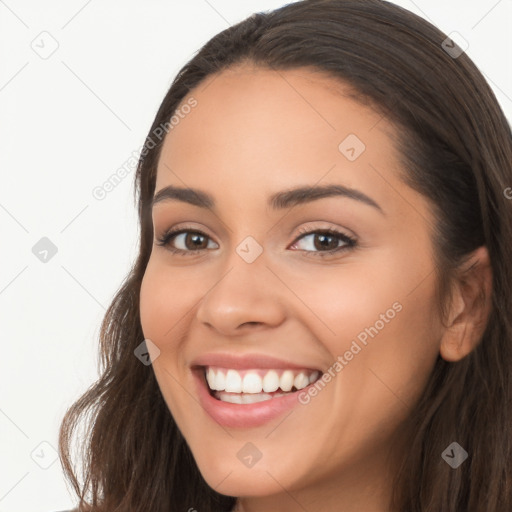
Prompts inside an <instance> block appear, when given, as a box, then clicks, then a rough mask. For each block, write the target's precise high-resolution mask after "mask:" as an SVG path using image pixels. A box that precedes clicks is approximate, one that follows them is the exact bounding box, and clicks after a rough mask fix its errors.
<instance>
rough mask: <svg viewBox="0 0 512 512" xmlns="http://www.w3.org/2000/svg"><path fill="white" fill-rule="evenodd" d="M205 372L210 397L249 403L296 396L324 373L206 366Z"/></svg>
mask: <svg viewBox="0 0 512 512" xmlns="http://www.w3.org/2000/svg"><path fill="white" fill-rule="evenodd" d="M200 368H201V370H200V371H201V373H202V376H203V379H204V382H205V384H206V386H207V388H208V391H209V393H210V396H212V397H213V398H214V399H216V400H219V401H221V402H228V403H232V404H239V405H246V404H254V403H258V402H265V401H268V400H275V399H276V398H279V397H283V396H289V395H294V394H295V393H297V392H298V391H300V390H301V389H304V388H306V387H307V386H309V385H311V384H314V383H315V382H316V381H317V380H318V379H319V378H320V375H321V372H320V371H319V370H316V369H310V368H303V369H295V368H294V369H289V368H287V369H279V368H275V369H269V368H265V369H262V368H254V369H243V370H240V369H234V368H222V367H218V366H202V367H200Z"/></svg>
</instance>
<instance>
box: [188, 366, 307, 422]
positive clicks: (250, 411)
mask: <svg viewBox="0 0 512 512" xmlns="http://www.w3.org/2000/svg"><path fill="white" fill-rule="evenodd" d="M192 373H193V374H194V378H195V380H196V386H197V390H198V394H199V401H200V403H201V405H202V406H203V408H204V410H205V411H206V413H207V414H208V415H209V416H210V417H211V418H212V419H213V420H215V421H216V422H217V423H218V424H219V425H222V426H223V427H231V428H251V427H259V426H261V425H264V424H265V423H267V422H269V421H270V420H272V419H274V418H277V417H278V416H280V415H281V414H283V413H284V412H285V411H287V410H289V409H292V408H293V407H295V406H296V405H297V404H299V403H300V402H299V400H298V395H299V392H303V391H306V390H307V389H308V387H309V386H306V387H305V388H303V389H301V390H300V391H295V392H294V393H290V394H288V395H284V396H279V397H277V398H271V399H270V400H265V401H263V402H256V403H254V404H232V403H230V402H222V401H221V400H217V399H216V398H214V397H213V396H211V395H210V390H209V388H208V385H207V384H206V380H205V378H204V372H203V370H194V371H193V372H192ZM312 385H313V384H310V386H312Z"/></svg>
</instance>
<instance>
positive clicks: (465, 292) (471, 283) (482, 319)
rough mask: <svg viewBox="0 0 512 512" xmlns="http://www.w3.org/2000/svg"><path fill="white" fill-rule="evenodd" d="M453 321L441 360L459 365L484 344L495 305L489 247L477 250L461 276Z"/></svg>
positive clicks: (442, 343) (443, 339) (444, 338)
mask: <svg viewBox="0 0 512 512" xmlns="http://www.w3.org/2000/svg"><path fill="white" fill-rule="evenodd" d="M457 276H458V277H457V278H456V283H455V285H454V286H455V287H456V289H455V291H454V299H453V301H452V305H451V308H450V313H449V322H448V324H447V325H446V327H445V331H444V332H443V335H442V337H441V341H440V347H439V352H440V354H441V357H442V358H443V359H444V360H446V361H450V362H456V361H459V360H460V359H462V358H464V357H465V356H467V355H468V354H469V353H470V352H472V351H473V350H474V349H475V348H476V347H477V346H478V344H479V343H480V341H481V339H482V336H483V334H484V331H485V328H486V326H487V323H488V320H489V316H490V313H491V305H492V267H491V263H490V258H489V253H488V250H487V248H486V247H485V246H482V247H479V248H478V249H476V250H475V251H474V252H473V254H472V255H471V258H470V259H469V260H467V261H466V263H465V264H464V266H463V268H461V269H460V270H459V271H458V273H457Z"/></svg>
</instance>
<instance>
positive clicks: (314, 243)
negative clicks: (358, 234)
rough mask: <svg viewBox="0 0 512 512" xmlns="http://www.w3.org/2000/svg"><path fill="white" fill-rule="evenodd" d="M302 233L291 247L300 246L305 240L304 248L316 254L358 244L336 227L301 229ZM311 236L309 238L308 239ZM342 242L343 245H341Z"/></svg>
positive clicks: (324, 254) (338, 250) (347, 248)
mask: <svg viewBox="0 0 512 512" xmlns="http://www.w3.org/2000/svg"><path fill="white" fill-rule="evenodd" d="M299 233H302V235H301V236H300V237H299V238H297V239H296V240H295V242H294V243H293V245H292V246H291V247H298V246H299V245H300V243H301V242H304V241H305V242H304V243H303V244H302V245H303V250H305V251H306V252H313V253H314V255H315V256H320V257H323V256H327V255H330V254H333V253H337V252H340V251H346V250H349V249H351V248H353V247H355V246H356V243H357V241H356V239H355V238H353V237H351V236H348V235H346V234H345V233H342V232H340V231H337V230H335V229H317V230H309V231H308V230H307V229H305V228H302V229H300V230H299ZM308 238H309V240H308ZM340 242H342V243H343V245H341V246H340V245H339V243H340Z"/></svg>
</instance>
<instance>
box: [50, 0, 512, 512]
mask: <svg viewBox="0 0 512 512" xmlns="http://www.w3.org/2000/svg"><path fill="white" fill-rule="evenodd" d="M446 40H447V36H446V34H444V33H442V32H441V31H440V30H438V29H437V28H436V27H435V26H433V25H432V24H430V23H428V22H427V21H425V20H424V19H422V18H420V17H418V16H416V15H414V14H412V13H411V12H409V11H407V10H405V9H403V8H401V7H398V6H396V5H394V4H391V3H389V2H386V1H381V0H303V1H299V2H296V3H292V4H288V5H285V6H284V7H281V8H279V9H277V10H274V11H271V12H264V13H257V14H253V15H252V16H250V17H249V18H247V19H246V20H244V21H242V22H240V23H238V24H236V25H234V26H232V27H230V28H228V29H226V30H224V31H223V32H221V33H219V34H218V35H216V36H215V37H213V38H212V39H211V40H210V41H208V42H207V43H206V44H205V45H204V46H203V47H202V48H201V49H200V51H199V52H198V53H197V54H196V55H195V56H194V57H193V58H192V59H191V60H190V61H189V62H188V63H187V64H186V65H185V66H184V67H183V68H182V70H181V71H180V72H179V74H178V75H177V77H176V78H175V80H174V81H173V83H172V85H171V87H170V89H169V91H168V93H167V94H166V96H165V98H164V100H163V102H162V104H161V106H160V108H159V110H158V112H157V114H156V117H155V120H154V122H153V125H152V127H151V128H150V131H149V134H148V137H147V139H146V147H145V149H144V151H143V152H142V155H141V158H140V160H139V164H138V168H137V172H136V176H135V200H136V202H137V205H138V213H139V220H140V229H141V232H140V252H139V255H138V257H137V260H136V262H135V263H134V265H133V267H132V269H131V271H130V272H129V274H128V275H127V277H126V278H125V280H124V282H123V283H122V286H121V287H120V288H119V290H118V292H117V293H116V295H115V298H114V299H113V301H112V303H111V305H110V307H109V308H108V311H107V313H106V315H105V317H104V320H103V322H102V326H101V334H100V355H101V363H100V364H101V376H100V378H99V380H98V381H97V382H95V383H94V384H93V385H92V386H91V387H90V388H89V389H88V390H87V392H86V393H85V394H84V395H83V396H82V397H80V398H79V399H78V400H77V401H76V402H75V403H74V404H73V405H72V407H71V408H70V409H69V410H68V411H67V413H66V415H65V417H64V418H63V421H62V425H61V429H60V441H59V449H60V457H61V461H62V464H63V467H64V470H65V474H66V477H67V478H68V479H69V481H70V482H71V484H72V485H73V487H74V489H75V491H76V493H77V495H78V497H79V510H91V511H93V512H114V511H137V512H142V511H151V512H157V511H184V510H188V509H190V508H192V507H193V508H195V509H197V510H199V511H212V512H219V511H229V510H231V508H232V507H233V506H234V503H235V498H234V497H229V496H223V495H220V494H218V493H216V492H215V491H214V490H212V489H211V488H210V487H209V486H208V485H207V484H206V483H205V481H204V479H203V478H202V476H201V474H200V472H199V470H198V468H197V466H196V464H195V461H194V458H193V457H192V454H191V452H190V450H189V448H188V446H187V444H186V442H185V441H184V438H183V436H182V435H181V433H180V431H179V429H178V428H177V426H176V423H175V422H174V420H173V417H172V415H171V413H170V412H169V409H168V407H167V406H166V404H165V402H164V400H163V398H162V395H161V392H160V389H159V387H158V384H157V381H156V379H155V376H154V373H153V371H152V368H151V366H145V365H143V364H141V362H140V361H139V360H138V359H137V358H136V357H134V350H135V348H136V347H137V346H138V345H139V344H140V343H141V341H142V340H143V339H144V336H143V333H142V329H141V324H140V317H139V290H140V286H141V281H142V278H143V275H144V272H145V268H146V265H147V262H148V259H149V256H150V253H151V248H152V244H153V227H152V222H151V216H150V210H149V204H150V201H151V198H152V196H153V194H154V190H155V177H156V166H157V162H158V159H159V155H160V151H161V147H162V142H163V138H162V139H161V140H158V141H157V142H156V144H155V139H154V137H151V134H154V133H155V130H157V129H158V127H159V126H161V125H165V123H166V122H168V121H169V120H170V119H171V117H172V116H173V114H174V113H175V111H176V109H177V107H178V106H179V105H180V102H182V100H183V99H184V98H185V97H186V96H187V95H188V94H189V93H190V91H192V90H193V89H194V88H195V87H196V86H198V85H199V84H200V83H201V82H203V81H204V80H205V79H206V78H207V77H210V78H212V77H213V75H214V74H215V73H219V72H221V71H222V70H225V69H226V68H229V67H231V66H234V65H236V64H241V63H244V62H248V63H253V64H256V65H259V66H262V67H265V68H267V69H269V68H270V69H273V70H275V71H277V72H279V71H280V70H287V69H293V68H310V69H312V70H316V71H321V72H324V73H326V74H328V75H329V76H331V77H334V78H336V79H338V80H340V81H341V82H343V83H344V84H348V85H349V86H351V90H352V92H353V98H354V99H355V100H356V101H359V102H361V103H362V104H365V105H371V106H372V108H374V109H375V110H376V111H377V112H379V113H380V114H381V115H382V116H385V117H386V119H387V120H389V121H391V122H392V123H393V125H394V126H395V127H396V129H397V133H398V140H396V141H395V144H396V147H397V148H398V150H399V153H400V157H401V159H402V164H403V171H402V172H403V174H404V176H403V179H404V181H405V182H406V183H407V184H408V185H410V186H411V187H413V188H414V189H415V190H417V191H419V192H420V193H421V194H423V195H424V196H425V197H426V198H428V199H429V200H430V202H431V205H432V208H433V211H434V212H435V214H436V226H435V228H436V231H435V238H434V243H435V251H436V262H435V263H436V267H435V268H436V278H437V282H438V286H439V287H438V290H439V301H440V310H443V309H444V307H445V306H446V304H447V297H448V295H447V293H448V290H449V288H450V286H449V285H450V283H451V282H452V281H453V279H455V278H456V275H457V273H456V270H457V268H458V267H459V265H460V264H461V262H462V261H463V260H464V257H465V256H467V255H468V254H469V253H470V252H471V251H473V250H475V249H476V248H478V247H480V246H482V245H485V246H486V247H487V249H488V251H489V254H490V259H491V265H492V269H493V282H492V287H493V288H492V298H491V300H492V311H491V314H490V319H489V321H488V324H487V326H486V330H485V333H484V335H483V337H482V340H481V342H480V344H479V345H478V346H477V348H476V349H475V350H473V351H472V352H471V353H470V354H469V355H468V356H467V357H465V358H463V359H462V360H461V361H459V362H456V363H450V362H447V361H445V360H443V359H441V357H438V360H437V362H436V364H435V367H434V369H433V372H432V375H431V377H430V380H429V382H428V384H427V386H426V389H425V390H424V393H423V394H422V396H421V398H420V400H419V402H418V404H417V405H416V407H415V408H414V410H413V411H412V413H411V415H410V426H411V428H410V439H409V440H408V443H409V444H408V446H409V450H408V453H407V455H406V456H405V458H404V459H403V462H402V466H401V468H400V471H399V472H398V473H397V475H396V482H395V485H394V487H393V507H394V508H393V510H397V511H400V512H420V511H421V512H434V511H435V512H448V511H449V512H462V511H465V512H466V511H477V512H482V511H484V510H485V511H488V512H491V511H492V512H505V511H510V510H512V441H511V434H512V325H511V324H512V322H511V320H512V304H511V299H512V257H511V255H512V202H511V200H509V199H508V197H512V189H510V188H509V187H511V186H512V135H511V130H510V126H509V124H508V122H507V120H506V118H505V116H504V114H503V112H502V110H501V109H500V106H499V104H498V102H497V100H496V97H495V96H494V94H493V92H492V90H491V88H490V87H489V85H488V84H487V83H486V81H485V79H484V78H483V76H482V74H481V73H480V72H479V71H478V69H477V67H476V66H475V65H474V63H473V62H472V61H471V60H470V58H469V57H468V56H467V55H466V54H465V53H462V54H460V55H457V54H456V53H453V51H450V48H453V44H452V42H450V41H449V40H447V41H446ZM455 48H457V47H455ZM150 140H151V144H149V141H150ZM507 190H508V191H509V193H508V194H507V192H506V191H507ZM81 420H86V421H85V425H86V428H85V431H84V432H83V434H82V437H81V438H80V439H79V441H78V442H79V444H78V445H77V446H78V447H79V448H80V449H79V450H78V452H77V453H76V454H73V456H75V455H76V456H77V457H80V458H81V459H82V460H81V466H80V472H81V474H79V469H78V468H75V467H74V465H73V464H72V461H71V459H72V453H71V450H72V447H73V436H74V435H76V434H77V432H78V429H79V426H80V425H81V424H82V423H81ZM452 441H456V442H457V443H459V444H460V445H461V446H462V447H463V448H464V449H465V450H466V451H467V452H468V454H469V458H468V459H467V460H466V461H465V462H464V463H463V464H462V465H460V466H459V467H458V468H457V469H452V468H451V467H449V465H448V464H446V463H445V462H444V461H443V460H442V459H441V454H442V452H443V451H444V450H445V448H446V447H447V446H448V445H449V444H450V443H451V442H452Z"/></svg>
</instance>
